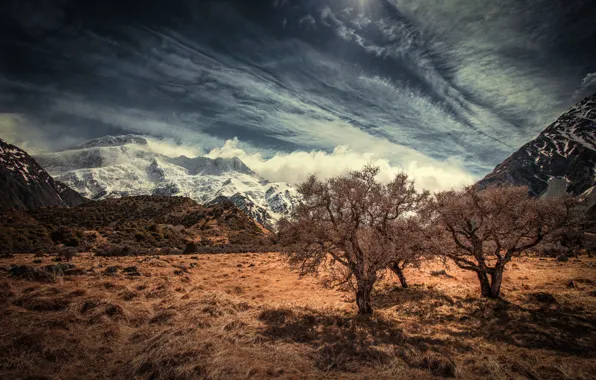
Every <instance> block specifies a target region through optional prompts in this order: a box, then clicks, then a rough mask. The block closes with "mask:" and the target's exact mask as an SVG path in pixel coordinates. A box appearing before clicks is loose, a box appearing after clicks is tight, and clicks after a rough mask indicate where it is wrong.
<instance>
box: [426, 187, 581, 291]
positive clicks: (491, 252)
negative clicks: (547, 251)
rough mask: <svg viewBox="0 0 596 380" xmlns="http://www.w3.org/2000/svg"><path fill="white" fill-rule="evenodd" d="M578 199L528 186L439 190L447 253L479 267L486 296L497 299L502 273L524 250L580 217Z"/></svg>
mask: <svg viewBox="0 0 596 380" xmlns="http://www.w3.org/2000/svg"><path fill="white" fill-rule="evenodd" d="M574 204H575V201H574V200H573V199H571V198H567V197H561V198H554V199H538V198H530V197H529V196H528V189H527V188H525V187H495V188H489V189H486V190H483V191H480V192H477V191H476V189H475V188H473V187H468V188H466V189H464V190H462V191H448V192H443V193H439V194H437V195H436V204H435V210H436V213H437V217H438V220H437V221H438V222H439V223H440V226H441V227H443V232H444V233H445V236H446V240H444V242H445V243H444V244H442V245H441V247H440V250H441V251H442V254H444V255H445V256H447V257H448V258H450V259H452V260H453V261H454V262H455V264H456V265H458V266H459V267H460V268H462V269H466V270H471V271H474V272H476V275H477V276H478V280H479V281H480V289H481V293H482V295H483V296H484V297H490V298H498V297H499V296H500V294H501V283H502V281H503V272H504V270H505V267H506V265H507V263H509V261H511V259H512V258H513V257H514V256H518V255H520V254H521V253H522V252H524V251H527V250H529V249H531V248H533V247H535V246H536V245H538V244H539V243H541V242H542V241H543V239H544V238H545V237H546V236H547V235H549V234H552V233H554V232H555V231H557V230H558V229H560V228H564V227H568V226H570V225H572V224H573V222H574V220H575V215H574V211H573V209H574V207H573V206H574Z"/></svg>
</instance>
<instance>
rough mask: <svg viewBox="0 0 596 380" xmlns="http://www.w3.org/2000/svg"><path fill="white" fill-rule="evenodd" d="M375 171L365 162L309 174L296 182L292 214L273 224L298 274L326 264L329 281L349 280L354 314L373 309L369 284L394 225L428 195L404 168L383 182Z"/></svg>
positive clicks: (391, 255)
mask: <svg viewBox="0 0 596 380" xmlns="http://www.w3.org/2000/svg"><path fill="white" fill-rule="evenodd" d="M378 173H379V168H377V167H372V166H367V167H365V168H364V169H362V170H360V171H354V172H351V173H349V174H347V175H343V176H338V177H335V178H331V179H329V180H325V181H322V180H319V179H317V178H316V177H315V176H311V177H310V178H309V179H308V180H307V181H306V182H304V183H303V184H301V185H300V186H299V187H298V191H299V193H300V194H301V196H302V201H301V203H300V204H299V205H298V206H297V207H296V209H295V211H294V213H293V215H292V217H291V218H290V219H289V220H282V221H281V222H280V223H279V225H278V231H279V236H280V241H281V242H282V244H285V245H286V246H287V249H286V253H287V254H288V256H289V261H290V264H291V265H292V266H293V267H295V268H297V269H299V270H300V273H301V274H302V275H305V274H318V273H319V270H320V269H321V268H326V269H331V271H332V272H331V273H332V274H333V275H334V276H333V280H334V281H332V282H331V283H329V285H331V286H340V285H347V286H349V287H350V288H351V289H352V290H353V291H354V292H355V294H356V303H357V305H358V311H359V314H370V313H372V306H371V292H372V290H373V287H374V284H375V282H376V281H377V280H378V279H379V278H380V276H382V274H383V272H384V271H385V269H386V268H387V267H388V265H389V264H390V263H391V262H392V261H393V260H394V259H395V257H396V256H395V254H396V252H397V251H398V249H397V246H399V244H400V241H398V239H397V238H396V237H397V235H396V234H395V232H396V230H398V229H399V226H400V225H401V223H402V222H403V221H404V220H407V219H408V218H411V217H413V215H415V212H416V211H417V209H418V208H419V205H420V204H421V203H422V202H423V200H425V199H428V193H427V192H423V193H417V192H416V191H415V190H414V185H413V182H412V181H410V180H408V177H407V175H406V174H398V175H397V176H396V177H395V179H394V180H393V181H392V182H390V183H388V184H382V183H379V182H378V181H376V180H375V177H376V175H377V174H378Z"/></svg>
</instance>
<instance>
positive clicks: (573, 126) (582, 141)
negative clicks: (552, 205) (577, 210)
mask: <svg viewBox="0 0 596 380" xmlns="http://www.w3.org/2000/svg"><path fill="white" fill-rule="evenodd" d="M595 166H596V94H594V95H592V96H590V97H588V98H586V99H584V100H582V101H581V102H579V103H578V104H576V105H575V106H573V107H571V108H570V109H569V110H568V111H567V112H565V113H564V114H563V115H562V116H561V117H559V118H558V119H557V120H556V121H555V122H554V123H552V124H551V125H550V126H548V128H546V129H545V130H544V131H543V132H542V133H540V135H538V137H537V138H536V139H534V140H532V141H530V142H529V143H527V144H525V145H524V146H522V147H521V148H520V149H519V150H518V151H517V152H515V153H513V154H512V155H511V156H510V157H509V158H508V159H506V160H505V161H504V162H503V163H502V164H500V165H498V166H497V167H496V168H495V170H494V171H493V172H492V173H490V174H489V175H487V176H486V177H485V178H484V179H482V180H481V181H480V182H478V186H479V187H480V188H485V187H487V186H493V185H503V184H513V185H520V186H528V187H529V189H530V192H531V194H532V195H537V196H540V195H544V194H548V195H558V194H561V193H564V192H567V193H570V194H573V195H580V194H582V193H585V192H587V191H588V190H590V189H591V188H592V187H593V186H594V185H595V170H594V168H595Z"/></svg>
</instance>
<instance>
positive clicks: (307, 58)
mask: <svg viewBox="0 0 596 380" xmlns="http://www.w3.org/2000/svg"><path fill="white" fill-rule="evenodd" d="M41 3H42V2H34V1H22V0H21V1H16V0H15V1H13V2H11V3H9V4H8V5H6V7H5V8H4V9H3V12H2V16H0V17H2V19H0V23H1V26H0V28H2V29H0V32H2V37H0V48H1V49H2V55H1V58H0V72H1V74H0V86H1V87H2V89H3V91H2V96H1V97H0V111H1V112H4V113H12V114H20V115H21V116H22V117H24V118H25V119H26V120H27V121H28V122H29V123H28V124H27V125H28V127H27V128H29V129H30V130H31V131H30V132H31V133H30V135H31V136H40V134H39V133H38V131H37V132H36V131H34V129H42V130H43V132H44V133H43V134H42V135H43V136H46V137H47V138H45V139H44V140H45V141H46V142H47V143H48V144H47V145H46V147H49V148H63V147H65V146H66V145H67V144H70V143H72V141H77V140H83V139H87V138H90V137H97V136H101V135H105V134H107V133H124V132H126V133H128V132H134V133H145V134H151V135H153V136H158V137H168V138H174V139H177V140H179V141H185V142H186V143H192V144H197V145H200V146H202V147H203V148H204V149H206V150H209V149H211V148H214V147H216V146H221V145H222V144H223V141H224V140H227V139H230V138H233V137H238V138H239V140H240V141H242V142H243V143H245V144H246V145H245V146H246V147H247V149H253V150H262V151H265V152H268V153H269V154H273V153H274V152H275V151H282V152H293V151H300V150H306V151H309V150H313V149H322V150H325V151H331V150H333V148H335V147H336V146H338V145H349V146H350V147H351V148H352V149H354V150H355V151H359V152H374V153H377V154H379V155H380V156H382V157H386V158H387V159H388V160H389V161H390V162H392V163H395V164H396V165H400V166H402V167H408V164H409V163H411V162H421V161H422V160H424V156H426V157H430V160H433V159H434V160H438V161H449V162H456V161H457V162H462V163H463V165H465V167H466V169H467V170H468V171H469V172H471V173H473V174H474V175H476V176H478V175H482V174H484V173H486V172H487V171H489V170H490V169H491V168H492V167H493V166H494V165H495V164H497V163H498V162H500V161H501V160H502V159H504V158H505V157H506V156H507V155H508V154H510V153H511V152H512V150H514V149H515V148H517V147H518V146H520V145H521V144H523V143H524V142H525V141H527V140H529V139H531V138H533V137H534V136H535V135H536V134H537V133H538V132H539V131H540V130H541V129H543V128H544V127H545V125H546V124H547V123H548V122H549V121H552V120H553V119H554V118H556V117H557V115H558V114H560V113H561V112H562V111H563V110H564V109H565V108H567V107H568V106H570V105H572V104H573V103H574V102H576V101H577V100H579V98H580V97H582V96H585V95H587V94H588V93H589V92H590V91H595V90H596V66H595V64H596V51H595V50H594V49H593V46H595V42H596V40H595V36H596V26H595V25H594V22H593V20H594V19H596V12H595V9H594V8H595V7H594V4H593V3H594V2H592V1H588V0H586V1H564V2H563V1H552V0H548V1H547V0H533V1H524V2H521V1H516V0H500V1H488V0H482V1H473V0H466V1H464V0H448V1H435V0H418V1H410V0H323V1H320V0H317V1H314V0H310V1H309V0H303V1H297V0H275V1H232V0H230V1H223V0H222V1H190V0H186V1H183V0H178V1H167V2H166V1H153V2H147V4H145V3H143V4H141V3H139V2H132V1H130V2H128V1H118V2H115V1H101V2H100V1H73V0H70V1H69V0H63V1H54V2H49V1H48V2H43V5H39V4H41ZM22 134H23V136H29V134H27V131H25V130H24V131H23V132H22ZM63 136H68V137H69V138H68V139H67V140H62V137H63ZM52 137H53V138H52ZM32 138H33V137H32ZM413 151H416V152H419V153H421V155H420V156H418V155H416V154H415V153H413Z"/></svg>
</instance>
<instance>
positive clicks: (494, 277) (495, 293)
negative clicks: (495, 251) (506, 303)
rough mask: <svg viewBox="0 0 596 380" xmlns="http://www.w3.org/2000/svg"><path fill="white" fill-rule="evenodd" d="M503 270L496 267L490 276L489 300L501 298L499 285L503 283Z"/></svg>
mask: <svg viewBox="0 0 596 380" xmlns="http://www.w3.org/2000/svg"><path fill="white" fill-rule="evenodd" d="M504 269H505V268H504V267H499V266H497V267H496V268H495V271H494V272H493V274H491V276H490V277H491V279H490V280H491V281H490V294H489V297H490V298H499V297H500V296H501V283H502V282H503V270H504Z"/></svg>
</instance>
